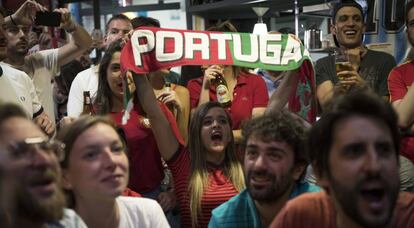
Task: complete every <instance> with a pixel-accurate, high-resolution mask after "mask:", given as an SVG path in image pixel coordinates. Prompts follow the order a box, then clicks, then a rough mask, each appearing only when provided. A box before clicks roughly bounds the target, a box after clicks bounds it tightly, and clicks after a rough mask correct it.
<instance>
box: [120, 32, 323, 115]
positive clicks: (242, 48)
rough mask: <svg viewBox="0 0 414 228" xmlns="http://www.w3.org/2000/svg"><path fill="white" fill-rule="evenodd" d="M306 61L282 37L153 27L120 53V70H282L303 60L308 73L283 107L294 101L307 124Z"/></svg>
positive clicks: (310, 84) (309, 78) (310, 83)
mask: <svg viewBox="0 0 414 228" xmlns="http://www.w3.org/2000/svg"><path fill="white" fill-rule="evenodd" d="M307 60H310V57H309V52H308V51H307V50H306V49H305V47H304V46H303V45H302V43H301V42H300V41H299V40H297V39H296V38H295V37H294V36H291V35H287V34H263V35H255V34H250V33H229V32H215V31H192V30H177V29H163V28H156V27H139V28H137V29H136V30H135V31H134V32H133V33H132V35H131V39H130V41H129V42H128V43H127V44H125V46H124V48H123V49H122V53H121V65H122V68H123V69H125V70H126V69H127V70H132V71H134V72H135V73H137V74H145V73H149V72H153V71H157V70H159V69H163V68H171V67H176V66H181V65H213V64H220V65H235V66H240V67H246V68H251V69H255V68H260V69H266V70H272V71H287V70H294V69H297V68H299V67H301V66H302V63H304V62H307V63H306V64H304V65H307V66H306V69H308V68H310V70H307V71H308V73H307V74H305V75H304V76H303V77H302V78H300V79H299V82H298V83H297V85H296V89H294V91H296V92H295V93H296V95H297V96H296V95H294V94H293V95H292V96H291V98H290V100H289V103H292V102H293V103H296V104H297V105H296V106H298V107H296V108H294V109H295V110H296V111H295V112H297V113H299V114H300V115H301V116H303V117H304V118H305V119H307V120H310V122H313V119H314V117H316V111H315V108H314V106H315V105H314V102H312V97H314V96H313V95H314V94H315V93H314V72H313V67H312V64H311V63H310V61H307ZM301 71H303V70H302V69H301ZM294 87H295V86H294ZM303 88H307V90H309V91H304V89H303ZM299 92H300V93H301V94H299ZM291 101H292V102H291ZM311 106H313V107H311ZM300 112H305V113H300ZM309 112H311V113H309ZM309 115H310V116H309Z"/></svg>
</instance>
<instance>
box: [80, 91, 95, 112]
mask: <svg viewBox="0 0 414 228" xmlns="http://www.w3.org/2000/svg"><path fill="white" fill-rule="evenodd" d="M81 115H90V116H93V115H95V110H94V108H93V105H92V99H91V94H90V92H89V91H83V111H82V114H81Z"/></svg>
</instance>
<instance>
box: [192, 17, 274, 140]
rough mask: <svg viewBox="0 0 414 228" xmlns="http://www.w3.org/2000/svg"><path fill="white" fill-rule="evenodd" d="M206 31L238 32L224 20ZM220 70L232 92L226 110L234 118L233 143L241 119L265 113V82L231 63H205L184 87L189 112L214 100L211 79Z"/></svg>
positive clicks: (238, 130)
mask: <svg viewBox="0 0 414 228" xmlns="http://www.w3.org/2000/svg"><path fill="white" fill-rule="evenodd" d="M208 30H209V31H221V32H237V30H236V28H235V27H234V26H233V25H232V24H231V23H230V22H229V21H225V22H223V23H221V24H218V25H217V26H214V27H211V28H209V29H208ZM218 74H221V75H222V76H223V77H224V79H225V80H226V83H227V87H228V90H229V92H230V96H231V102H232V103H231V106H230V107H229V108H227V109H226V110H227V111H228V112H229V113H230V116H231V119H232V122H233V135H234V139H235V142H236V143H239V142H240V141H241V130H240V127H241V122H242V121H243V120H248V119H251V118H254V117H256V116H260V115H262V114H263V113H264V111H265V109H266V106H267V103H268V100H269V97H268V95H267V89H266V84H265V82H264V81H263V79H262V78H261V77H257V75H254V74H250V73H247V72H246V71H245V70H242V69H240V68H238V67H234V66H223V65H210V66H205V68H204V76H202V77H200V78H197V79H192V80H190V81H189V82H188V85H187V88H188V90H189V91H190V102H191V110H192V111H191V113H192V112H194V110H195V109H196V108H197V107H199V106H200V105H202V104H204V103H206V102H208V101H217V96H216V88H214V86H213V85H211V81H213V80H214V79H215V78H216V75H218Z"/></svg>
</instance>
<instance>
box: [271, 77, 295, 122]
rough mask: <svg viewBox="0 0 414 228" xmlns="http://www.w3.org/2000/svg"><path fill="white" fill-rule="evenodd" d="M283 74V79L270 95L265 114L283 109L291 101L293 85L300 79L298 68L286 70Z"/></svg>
mask: <svg viewBox="0 0 414 228" xmlns="http://www.w3.org/2000/svg"><path fill="white" fill-rule="evenodd" d="M282 74H283V81H282V83H281V84H280V85H279V87H278V88H277V89H276V91H275V92H274V93H273V94H272V96H271V97H270V100H269V105H268V106H267V108H266V111H265V114H270V113H274V112H278V111H280V110H282V109H283V107H285V106H286V104H287V103H288V101H289V96H290V92H291V91H292V87H293V85H296V84H297V81H298V80H299V72H298V70H291V71H285V72H283V73H282Z"/></svg>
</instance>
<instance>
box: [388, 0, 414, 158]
mask: <svg viewBox="0 0 414 228" xmlns="http://www.w3.org/2000/svg"><path fill="white" fill-rule="evenodd" d="M405 18H406V27H407V39H408V41H409V42H410V44H411V46H413V45H414V1H409V2H408V3H407V5H406V8H405ZM413 73H414V62H413V59H411V60H409V61H407V62H405V63H404V64H401V65H400V66H398V67H395V68H394V69H393V70H392V71H391V73H390V75H389V77H388V88H389V92H390V101H391V103H392V106H393V107H394V109H395V111H396V112H397V114H398V117H399V118H398V124H399V126H400V127H401V128H402V129H403V131H404V133H406V134H407V135H405V137H404V138H403V140H402V142H401V151H400V153H401V155H403V156H404V157H406V158H408V159H410V161H411V162H414V137H413V136H412V134H413V133H414V118H413V116H414V100H413V95H414V86H412V85H413V82H414V75H413Z"/></svg>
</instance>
